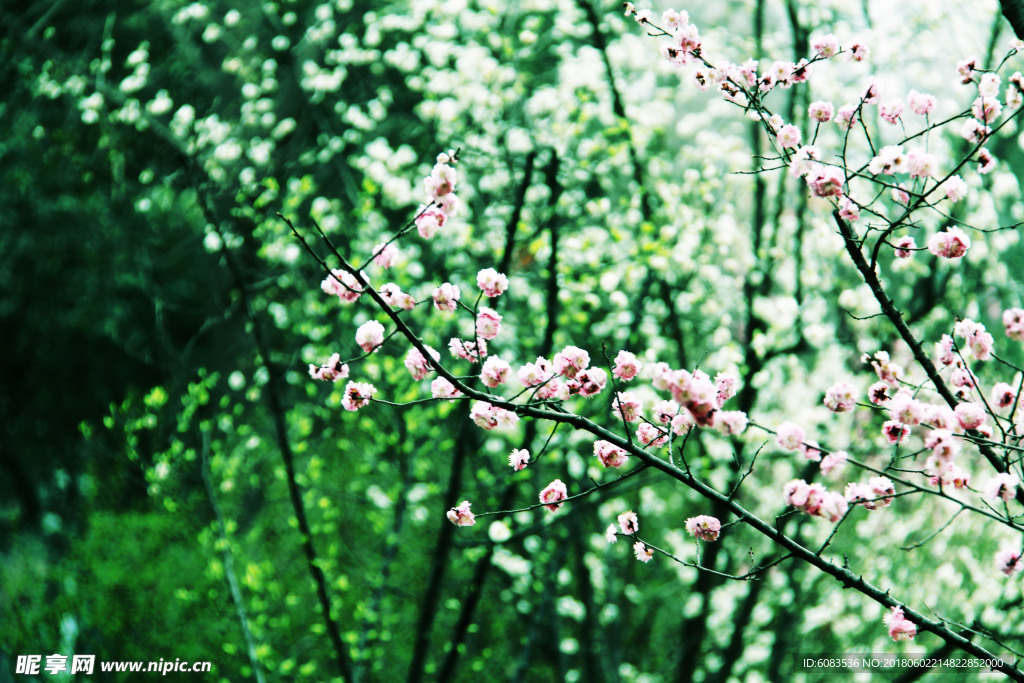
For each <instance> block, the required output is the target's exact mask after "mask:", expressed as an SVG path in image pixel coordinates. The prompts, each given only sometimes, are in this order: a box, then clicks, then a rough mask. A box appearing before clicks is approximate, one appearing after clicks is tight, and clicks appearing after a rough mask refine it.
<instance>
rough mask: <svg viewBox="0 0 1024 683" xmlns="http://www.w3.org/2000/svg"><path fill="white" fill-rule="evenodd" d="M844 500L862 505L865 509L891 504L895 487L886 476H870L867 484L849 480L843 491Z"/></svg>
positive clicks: (874, 508)
mask: <svg viewBox="0 0 1024 683" xmlns="http://www.w3.org/2000/svg"><path fill="white" fill-rule="evenodd" d="M844 493H845V496H846V500H847V502H849V503H850V504H852V505H858V504H859V505H863V506H864V508H865V509H867V510H877V509H878V508H879V507H889V506H890V505H892V496H893V495H895V493H896V487H895V486H893V484H892V482H891V481H889V480H888V479H887V478H886V477H871V479H869V480H868V483H867V484H860V483H856V482H851V483H849V484H847V485H846V490H845V491H844Z"/></svg>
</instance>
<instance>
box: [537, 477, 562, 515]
mask: <svg viewBox="0 0 1024 683" xmlns="http://www.w3.org/2000/svg"><path fill="white" fill-rule="evenodd" d="M568 497H569V492H568V490H567V489H566V488H565V484H563V483H562V480H561V479H555V480H554V481H553V482H551V483H550V484H548V485H547V486H545V487H544V490H543V491H541V492H540V502H541V503H543V504H544V507H546V508H547V509H548V510H551V511H552V512H554V511H555V510H557V509H558V508H560V507H562V501H564V500H565V499H566V498H568Z"/></svg>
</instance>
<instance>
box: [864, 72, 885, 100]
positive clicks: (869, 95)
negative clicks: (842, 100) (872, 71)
mask: <svg viewBox="0 0 1024 683" xmlns="http://www.w3.org/2000/svg"><path fill="white" fill-rule="evenodd" d="M881 97H882V93H881V92H880V91H879V89H878V81H876V80H875V78H874V77H873V76H872V77H871V78H869V79H868V86H867V87H866V88H865V89H864V94H863V95H861V96H860V101H861V102H863V103H864V104H878V100H879V99H881Z"/></svg>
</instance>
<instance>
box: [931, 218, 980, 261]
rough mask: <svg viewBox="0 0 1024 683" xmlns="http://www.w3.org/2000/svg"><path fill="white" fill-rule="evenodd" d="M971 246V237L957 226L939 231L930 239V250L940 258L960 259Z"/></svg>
mask: <svg viewBox="0 0 1024 683" xmlns="http://www.w3.org/2000/svg"><path fill="white" fill-rule="evenodd" d="M970 248H971V238H970V237H968V236H967V234H966V233H965V232H964V231H963V230H961V229H960V228H958V227H956V226H953V227H950V228H947V229H946V230H945V231H944V232H937V233H935V234H934V235H932V236H931V238H930V239H929V240H928V251H930V252H931V253H933V254H934V255H936V256H938V257H940V258H946V259H951V260H952V259H959V258H962V257H963V255H964V254H966V253H967V250H968V249H970Z"/></svg>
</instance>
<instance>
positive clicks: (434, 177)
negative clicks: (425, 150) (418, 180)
mask: <svg viewBox="0 0 1024 683" xmlns="http://www.w3.org/2000/svg"><path fill="white" fill-rule="evenodd" d="M458 160H459V159H458V154H457V153H455V152H452V151H448V152H446V153H441V154H439V155H437V163H436V164H435V165H434V168H433V170H432V171H431V172H430V175H429V176H428V177H427V179H426V181H425V182H424V184H425V185H426V190H427V203H426V204H425V205H423V206H421V207H420V211H419V214H418V215H417V216H416V221H415V223H416V231H417V232H418V233H419V234H420V237H422V238H423V239H430V238H431V237H433V236H434V235H435V234H436V233H437V231H438V230H440V229H441V228H443V227H444V225H445V223H446V222H447V221H448V218H449V217H450V216H452V215H454V214H455V213H456V211H457V210H458V207H459V198H458V197H457V196H456V195H455V188H456V185H457V182H458V176H457V174H456V172H455V168H454V166H453V164H455V163H457V162H458Z"/></svg>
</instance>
